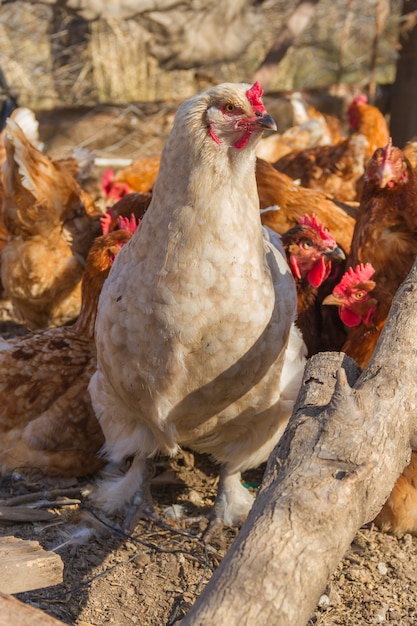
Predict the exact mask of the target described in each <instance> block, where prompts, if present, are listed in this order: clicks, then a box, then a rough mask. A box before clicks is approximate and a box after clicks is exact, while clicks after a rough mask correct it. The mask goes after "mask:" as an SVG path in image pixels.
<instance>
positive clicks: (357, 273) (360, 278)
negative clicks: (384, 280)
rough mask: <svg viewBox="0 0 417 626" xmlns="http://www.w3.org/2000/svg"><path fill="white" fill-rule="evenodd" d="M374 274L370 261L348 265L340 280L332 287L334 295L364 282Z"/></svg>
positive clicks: (342, 293) (338, 294) (339, 294)
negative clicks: (353, 265)
mask: <svg viewBox="0 0 417 626" xmlns="http://www.w3.org/2000/svg"><path fill="white" fill-rule="evenodd" d="M374 274H375V269H374V267H373V266H372V264H371V263H365V264H363V263H360V264H359V265H356V267H349V269H348V270H347V271H346V272H345V273H344V274H343V276H342V278H341V280H340V282H339V283H338V284H337V285H336V287H335V288H334V289H333V293H334V295H335V296H341V295H344V294H345V293H346V291H347V290H348V289H350V288H352V287H355V286H356V285H358V284H360V283H365V282H367V281H368V280H370V279H371V278H372V276H373V275H374Z"/></svg>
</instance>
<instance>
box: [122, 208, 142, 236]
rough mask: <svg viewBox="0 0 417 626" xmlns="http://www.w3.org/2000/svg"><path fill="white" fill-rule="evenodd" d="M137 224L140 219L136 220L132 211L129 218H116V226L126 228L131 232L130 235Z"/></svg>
mask: <svg viewBox="0 0 417 626" xmlns="http://www.w3.org/2000/svg"><path fill="white" fill-rule="evenodd" d="M139 224H140V220H139V219H138V220H136V217H135V216H134V215H133V213H132V214H131V215H130V219H129V218H128V217H123V216H120V217H118V218H117V226H118V227H119V229H120V230H127V231H128V232H129V233H132V235H133V233H134V232H135V230H136V229H137V227H138V226H139Z"/></svg>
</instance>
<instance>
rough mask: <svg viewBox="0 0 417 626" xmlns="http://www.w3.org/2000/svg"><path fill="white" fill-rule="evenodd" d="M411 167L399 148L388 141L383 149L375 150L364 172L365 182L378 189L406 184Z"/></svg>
mask: <svg viewBox="0 0 417 626" xmlns="http://www.w3.org/2000/svg"><path fill="white" fill-rule="evenodd" d="M410 171H411V165H410V163H409V161H408V159H407V158H406V157H405V155H404V154H403V151H402V150H401V149H400V148H396V147H395V146H393V145H392V140H391V139H390V140H389V142H388V143H387V145H386V146H385V147H384V148H377V150H375V152H374V154H373V155H372V158H371V159H370V161H369V163H368V166H367V168H366V172H365V180H366V181H367V182H372V183H374V185H375V186H376V187H378V188H379V189H385V188H387V189H392V188H393V187H396V186H397V185H398V184H403V183H406V182H407V181H408V179H409V177H410Z"/></svg>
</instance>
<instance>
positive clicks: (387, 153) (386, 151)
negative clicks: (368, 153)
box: [383, 137, 392, 161]
mask: <svg viewBox="0 0 417 626" xmlns="http://www.w3.org/2000/svg"><path fill="white" fill-rule="evenodd" d="M391 150H392V137H390V138H389V140H388V143H387V145H386V146H384V148H383V151H384V161H386V160H387V159H389V157H390V155H391Z"/></svg>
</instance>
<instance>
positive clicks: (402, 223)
mask: <svg viewBox="0 0 417 626" xmlns="http://www.w3.org/2000/svg"><path fill="white" fill-rule="evenodd" d="M416 256H417V172H416V171H415V170H414V169H413V168H412V167H411V164H410V162H409V161H408V159H407V158H406V157H405V156H404V154H403V152H402V150H400V148H396V147H394V146H392V144H391V140H390V141H388V143H387V145H386V146H385V147H383V148H378V149H377V150H376V151H375V153H374V155H373V157H372V159H371V160H370V162H369V164H368V167H367V170H366V176H365V183H364V188H363V193H362V199H361V202H360V205H359V209H358V213H357V217H356V224H355V229H354V233H353V237H352V246H351V252H350V255H349V259H348V265H349V266H355V265H357V264H358V263H371V264H372V265H373V267H374V268H375V279H374V280H375V282H376V283H377V285H378V286H379V287H384V288H385V289H386V291H387V292H388V294H389V298H390V302H389V304H391V301H392V299H393V297H394V295H395V293H396V291H397V289H398V287H399V286H400V284H401V283H402V281H403V280H405V278H406V277H407V275H408V273H409V271H410V269H411V267H412V266H413V263H414V261H415V259H416Z"/></svg>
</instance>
